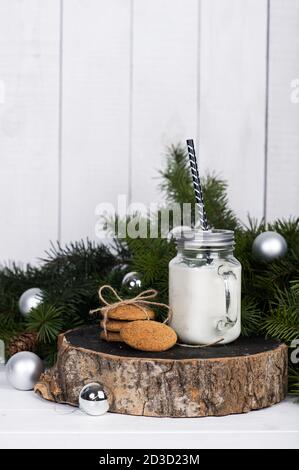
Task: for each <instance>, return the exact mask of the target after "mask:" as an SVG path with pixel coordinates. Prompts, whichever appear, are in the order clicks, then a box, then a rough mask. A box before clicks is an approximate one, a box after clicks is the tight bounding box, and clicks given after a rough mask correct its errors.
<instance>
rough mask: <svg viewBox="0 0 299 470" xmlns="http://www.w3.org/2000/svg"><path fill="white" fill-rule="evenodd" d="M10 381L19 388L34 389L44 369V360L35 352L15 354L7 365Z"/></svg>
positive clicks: (7, 375)
mask: <svg viewBox="0 0 299 470" xmlns="http://www.w3.org/2000/svg"><path fill="white" fill-rule="evenodd" d="M5 370H6V377H7V380H8V381H9V383H10V384H11V385H12V386H13V387H14V388H16V389H18V390H32V389H33V387H34V385H35V384H36V382H37V381H38V379H39V377H40V375H41V373H42V372H43V370H44V364H43V361H42V360H41V359H40V358H39V357H38V356H37V355H36V354H34V353H32V352H29V351H22V352H18V353H16V354H14V355H13V356H12V357H11V358H10V359H9V360H8V361H7V364H6V367H5Z"/></svg>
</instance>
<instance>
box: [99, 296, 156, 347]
mask: <svg viewBox="0 0 299 470" xmlns="http://www.w3.org/2000/svg"><path fill="white" fill-rule="evenodd" d="M142 308H143V310H142V309H141V308H139V307H138V306H136V305H133V304H129V305H119V306H118V307H115V308H114V309H111V310H109V311H108V318H107V321H106V332H107V333H105V331H104V320H102V321H101V323H100V325H101V327H102V328H103V331H101V333H100V337H101V339H104V340H106V341H123V340H122V338H121V335H120V330H121V329H122V328H123V327H124V326H125V325H126V324H128V323H129V322H132V321H136V320H154V319H155V316H156V315H155V312H154V311H153V310H151V309H150V308H145V307H142Z"/></svg>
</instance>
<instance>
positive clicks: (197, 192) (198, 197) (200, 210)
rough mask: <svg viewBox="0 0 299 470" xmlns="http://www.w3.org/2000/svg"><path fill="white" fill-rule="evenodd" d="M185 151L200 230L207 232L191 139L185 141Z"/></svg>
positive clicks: (206, 220) (207, 227)
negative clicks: (186, 152)
mask: <svg viewBox="0 0 299 470" xmlns="http://www.w3.org/2000/svg"><path fill="white" fill-rule="evenodd" d="M187 149H188V155H189V160H190V168H191V174H192V180H193V188H194V193H195V200H196V205H197V208H198V216H199V223H200V228H201V230H209V224H208V219H207V214H206V209H205V205H204V201H203V197H202V189H201V183H200V178H199V171H198V166H197V161H196V155H195V148H194V142H193V140H192V139H188V140H187Z"/></svg>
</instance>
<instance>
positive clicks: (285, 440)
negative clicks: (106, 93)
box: [0, 367, 299, 449]
mask: <svg viewBox="0 0 299 470" xmlns="http://www.w3.org/2000/svg"><path fill="white" fill-rule="evenodd" d="M0 448H35V449H39V448H72V449H73V448H84V449H88V448H98V449H101V448H104V449H105V448H108V449H109V448H120V449H123V448H132V449H135V448H136V449H137V448H145V449H149V448H152V449H154V448H168V449H175V448H177V449H178V448H186V449H188V448H198V449H206V448H207V449H211V448H212V449H213V448H299V404H297V403H295V399H294V398H288V399H286V400H285V401H284V402H282V403H280V404H278V405H275V406H273V407H271V408H267V409H264V410H259V411H252V412H250V413H247V414H242V415H231V416H224V417H217V418H216V417H215V418H213V417H209V418H189V419H183V418H181V419H174V418H146V417H139V416H126V415H118V414H114V413H107V414H106V415H104V416H99V417H92V416H87V415H85V414H83V413H82V412H81V411H80V410H78V409H76V408H72V407H70V406H65V405H56V404H54V403H49V402H46V401H43V400H42V399H40V398H39V397H37V396H36V395H35V394H34V393H33V392H21V391H18V390H15V389H13V388H12V387H11V386H10V385H9V384H8V383H7V381H6V377H5V373H4V369H3V367H2V368H0Z"/></svg>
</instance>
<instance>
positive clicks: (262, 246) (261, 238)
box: [252, 231, 288, 262]
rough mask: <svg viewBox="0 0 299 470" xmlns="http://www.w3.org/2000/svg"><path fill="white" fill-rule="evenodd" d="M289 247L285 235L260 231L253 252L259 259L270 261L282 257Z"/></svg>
mask: <svg viewBox="0 0 299 470" xmlns="http://www.w3.org/2000/svg"><path fill="white" fill-rule="evenodd" d="M287 249H288V245H287V242H286V241H285V239H284V237H283V236H282V235H280V234H279V233H277V232H271V231H269V232H263V233H260V234H259V235H258V236H257V237H256V239H255V240H254V242H253V245H252V254H253V256H254V258H255V259H257V260H258V261H264V262H270V261H274V260H275V259H278V258H282V257H283V256H284V255H285V254H286V252H287Z"/></svg>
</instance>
